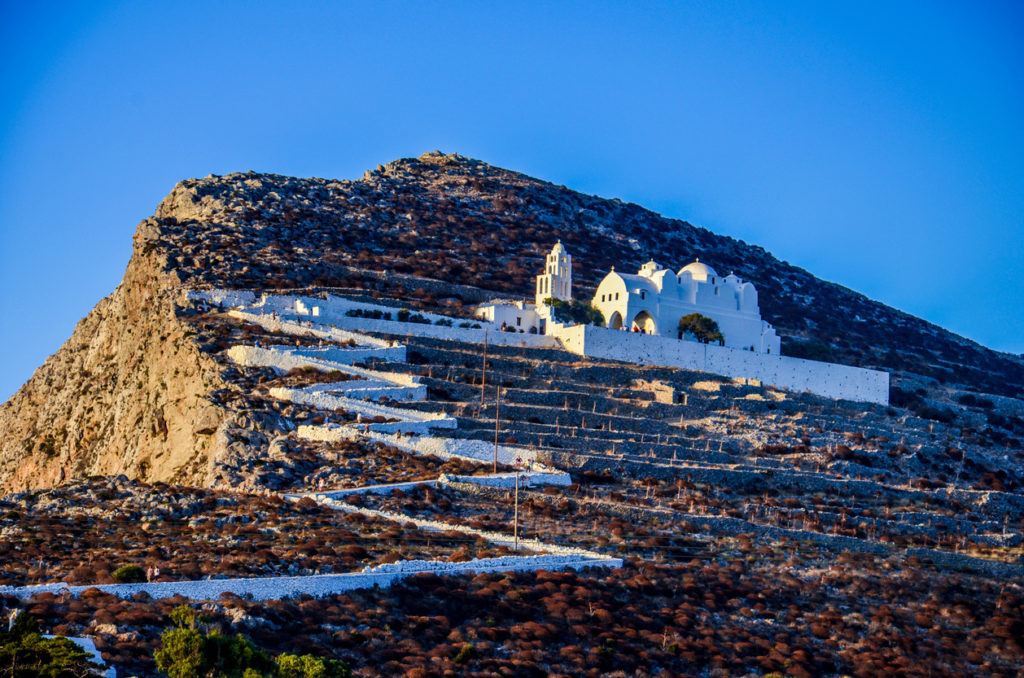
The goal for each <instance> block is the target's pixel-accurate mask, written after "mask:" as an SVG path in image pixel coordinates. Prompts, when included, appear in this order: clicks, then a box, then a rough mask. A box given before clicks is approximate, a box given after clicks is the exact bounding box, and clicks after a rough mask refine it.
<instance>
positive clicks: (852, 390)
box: [548, 325, 889, 405]
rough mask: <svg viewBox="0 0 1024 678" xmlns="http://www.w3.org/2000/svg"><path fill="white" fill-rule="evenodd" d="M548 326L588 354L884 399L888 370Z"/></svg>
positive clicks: (601, 330) (821, 392)
mask: <svg viewBox="0 0 1024 678" xmlns="http://www.w3.org/2000/svg"><path fill="white" fill-rule="evenodd" d="M548 332H549V333H550V334H552V335H554V336H557V337H558V338H559V339H560V340H561V342H562V345H563V346H564V347H565V348H566V350H568V351H571V352H573V353H577V354H579V355H585V356H587V357H589V358H604V359H609V360H621V361H623V362H631V363H639V364H642V365H663V366H666V367H682V368H684V369H688V370H699V371H701V372H711V373H714V374H720V375H723V376H726V377H734V378H746V379H758V380H760V381H762V382H764V383H765V384H769V385H771V386H775V387H777V388H783V389H787V390H790V391H809V392H810V393H814V394H816V395H820V396H825V397H827V398H843V399H846V400H857V401H864V402H870V403H878V404H882V405H887V404H889V374H888V372H880V371H877V370H867V369H863V368H860V367H850V366H848V365H836V364H834V363H822V362H817V361H814V360H803V359H801V358H790V357H787V356H779V355H765V354H759V353H753V352H751V351H742V350H739V349H734V348H727V347H724V346H714V345H710V344H702V343H699V342H695V341H680V340H678V339H672V338H669V337H659V336H652V335H649V334H637V333H633V332H623V331H619V330H609V329H606V328H603V327H594V326H591V325H574V326H565V325H552V326H551V327H549V329H548Z"/></svg>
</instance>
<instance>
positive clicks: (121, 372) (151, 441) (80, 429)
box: [0, 222, 224, 491]
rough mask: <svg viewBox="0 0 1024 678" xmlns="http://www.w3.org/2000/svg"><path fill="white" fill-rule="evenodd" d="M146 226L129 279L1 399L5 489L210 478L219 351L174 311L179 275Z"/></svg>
mask: <svg viewBox="0 0 1024 678" xmlns="http://www.w3.org/2000/svg"><path fill="white" fill-rule="evenodd" d="M148 226H149V222H144V223H143V225H142V226H140V227H139V234H138V235H137V237H136V241H135V250H134V253H133V256H132V259H131V262H130V263H129V265H128V268H127V270H126V272H125V276H124V280H123V281H122V283H121V284H120V285H119V286H118V288H117V289H116V290H115V291H114V293H113V294H111V295H110V296H109V297H107V298H106V299H103V300H102V301H101V302H100V303H99V304H97V305H96V307H95V308H94V309H93V310H92V311H91V312H90V313H89V315H87V316H86V317H85V318H83V319H82V320H81V321H80V322H79V323H78V326H77V327H76V328H75V332H74V334H73V335H72V336H71V338H70V339H69V340H68V341H67V342H66V343H65V344H64V346H62V347H61V349H60V350H59V351H58V352H57V353H56V354H54V355H53V356H51V357H50V358H49V359H47V361H46V362H45V363H44V364H43V365H42V366H41V367H39V368H38V369H37V370H36V372H35V374H33V375H32V378H31V379H29V381H28V382H27V383H26V384H25V385H24V386H22V388H21V389H20V390H19V391H18V392H17V393H16V394H15V395H14V396H13V397H12V398H11V399H10V400H8V401H7V402H6V403H4V404H3V405H2V406H0V488H2V489H3V490H5V491H12V490H20V489H24V488H28V487H45V486H49V485H54V484H57V483H60V482H61V481H62V480H64V479H66V478H71V477H82V476H86V475H107V474H122V473H123V474H126V475H129V476H132V477H137V478H144V479H150V480H171V479H174V480H179V481H183V482H196V481H199V482H201V481H202V480H203V479H204V477H205V472H206V468H205V458H204V457H205V455H206V454H208V452H207V448H208V447H209V446H210V445H211V438H212V436H211V435H209V434H210V433H213V431H215V430H216V429H217V427H218V426H219V425H220V423H221V419H222V418H223V417H224V412H223V411H222V410H221V409H220V408H218V407H217V406H215V405H214V404H213V403H212V402H210V400H209V399H208V396H209V394H210V393H211V392H212V391H214V390H215V389H217V388H219V387H220V386H222V384H221V382H220V378H219V376H218V373H217V368H216V365H215V363H214V361H213V359H212V358H211V357H210V356H209V355H206V354H204V353H203V352H202V351H200V348H199V346H198V345H197V343H196V341H195V340H194V338H193V335H194V334H195V333H194V332H192V331H191V330H190V328H189V327H188V326H187V325H186V324H185V323H184V322H182V321H181V320H180V319H179V318H178V317H177V314H176V304H175V297H176V296H177V295H178V294H179V292H178V289H177V286H178V282H179V281H178V280H177V278H176V276H174V275H173V274H168V273H167V272H166V269H167V268H168V267H167V264H166V259H165V258H164V257H163V256H162V255H161V254H160V253H158V252H156V251H155V250H153V249H152V248H148V247H147V241H146V239H145V233H146V231H147V229H148Z"/></svg>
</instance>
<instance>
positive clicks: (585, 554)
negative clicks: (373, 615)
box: [309, 494, 621, 567]
mask: <svg viewBox="0 0 1024 678" xmlns="http://www.w3.org/2000/svg"><path fill="white" fill-rule="evenodd" d="M309 496H312V498H313V499H315V500H316V501H317V502H318V503H320V504H323V505H324V506H326V507H328V508H332V509H334V510H336V511H343V512H345V513H361V514H363V515H365V516H370V517H373V518H383V519H385V520H390V521H392V522H397V523H400V524H402V523H413V524H415V525H416V527H419V528H422V529H425V530H433V531H436V532H461V533H463V534H469V535H472V536H474V537H480V538H481V539H484V540H485V541H487V542H490V543H492V544H497V545H499V546H509V547H511V546H513V545H514V544H515V537H513V536H512V535H511V534H505V533H503V532H493V531H491V530H477V529H475V528H472V527H469V526H468V525H456V524H453V523H446V522H444V521H443V520H429V519H427V518H415V517H413V516H407V515H405V514H403V513H395V512H393V511H383V510H380V509H370V508H363V507H361V506H352V505H351V504H346V503H344V502H339V501H335V500H334V499H331V498H329V497H327V496H325V495H323V494H313V495H309ZM519 547H520V548H524V549H528V550H530V551H539V552H541V553H546V554H554V555H560V556H574V557H582V558H593V559H595V560H605V559H608V557H607V556H605V555H604V554H601V553H598V552H596V551H589V550H587V549H582V548H579V547H576V546H562V545H560V544H549V543H546V542H542V541H540V540H539V539H522V538H520V539H519ZM613 560H614V559H613ZM619 562H620V564H619V565H614V566H613V567H621V561H619Z"/></svg>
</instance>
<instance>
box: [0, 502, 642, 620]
mask: <svg viewBox="0 0 1024 678" xmlns="http://www.w3.org/2000/svg"><path fill="white" fill-rule="evenodd" d="M401 522H402V523H405V522H409V521H408V519H405V520H403V521H401ZM449 529H454V528H453V526H449ZM520 543H523V540H520ZM389 565H390V567H388V566H383V565H382V566H377V567H376V568H372V569H370V570H369V571H364V572H350V573H344V574H320V575H311V576H306V577H258V578H257V577H254V578H249V579H202V580H197V581H168V582H150V583H145V584H92V585H89V586H68V585H67V584H63V583H58V584H42V585H39V586H24V587H20V588H18V587H13V586H4V587H0V594H5V595H14V596H17V597H19V598H28V597H30V596H32V595H34V594H36V593H42V592H44V591H45V592H50V593H55V594H60V593H62V592H64V591H67V592H69V593H70V594H71V595H72V596H76V597H77V596H78V595H80V594H81V593H82V592H83V591H85V590H86V589H91V588H97V589H99V590H101V591H103V592H105V593H111V594H113V595H115V596H117V597H118V598H122V599H127V598H131V597H132V596H134V595H135V594H136V593H140V592H142V591H145V592H146V593H148V594H149V595H150V596H151V597H153V598H171V597H173V596H177V595H181V596H185V597H186V598H189V599H191V600H216V599H217V597H218V596H220V594H221V593H224V592H230V593H234V594H236V595H239V596H250V595H251V596H252V597H253V599H255V600H280V599H282V598H287V597H289V596H299V595H311V596H327V595H331V594H335V593H344V592H345V591H352V590H355V589H368V588H373V587H374V586H390V585H391V584H393V583H394V582H396V581H398V580H400V579H403V578H405V577H408V576H410V575H413V574H417V573H419V572H433V573H436V574H440V575H456V574H464V573H467V572H508V571H517V570H538V569H544V570H567V569H581V568H584V567H607V568H614V567H622V559H621V558H607V557H604V556H600V555H598V556H597V557H593V556H586V555H576V554H572V555H554V554H553V555H541V556H502V557H500V558H479V559H477V560H471V561H468V562H464V563H451V562H448V561H444V560H414V561H399V562H397V563H390V564H389Z"/></svg>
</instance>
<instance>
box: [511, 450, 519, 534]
mask: <svg viewBox="0 0 1024 678" xmlns="http://www.w3.org/2000/svg"><path fill="white" fill-rule="evenodd" d="M513 503H514V504H515V510H514V512H513V518H512V537H513V538H514V539H515V547H514V548H513V549H512V550H513V551H518V550H519V471H518V470H517V471H516V494H515V500H514V501H513Z"/></svg>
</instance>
